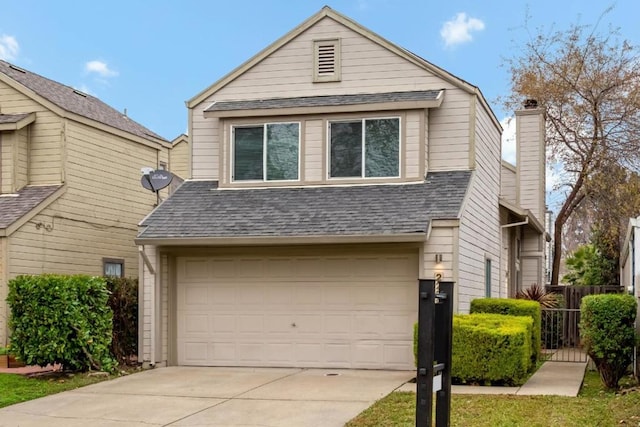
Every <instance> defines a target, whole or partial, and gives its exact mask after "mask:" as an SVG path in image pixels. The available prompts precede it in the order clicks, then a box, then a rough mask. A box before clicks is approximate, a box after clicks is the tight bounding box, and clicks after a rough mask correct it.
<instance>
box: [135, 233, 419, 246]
mask: <svg viewBox="0 0 640 427" xmlns="http://www.w3.org/2000/svg"><path fill="white" fill-rule="evenodd" d="M427 236H428V232H427V231H418V232H415V233H400V234H371V235H343V236H335V235H333V236H331V235H324V236H247V237H163V238H146V237H144V236H143V237H138V238H137V239H135V243H136V244H137V245H156V246H259V245H262V246H267V245H318V244H332V243H406V242H425V241H426V240H427Z"/></svg>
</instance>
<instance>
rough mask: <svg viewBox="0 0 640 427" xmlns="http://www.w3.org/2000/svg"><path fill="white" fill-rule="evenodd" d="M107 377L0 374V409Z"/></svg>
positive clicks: (54, 374) (58, 374)
mask: <svg viewBox="0 0 640 427" xmlns="http://www.w3.org/2000/svg"><path fill="white" fill-rule="evenodd" d="M108 378H109V377H105V376H89V375H88V374H63V373H51V374H45V375H40V376H34V377H26V376H23V375H16V374H0V390H1V391H0V408H2V407H5V406H9V405H13V404H14V403H19V402H24V401H26V400H32V399H37V398H38V397H43V396H47V395H49V394H54V393H59V392H61V391H65V390H72V389H74V388H78V387H82V386H85V385H89V384H93V383H97V382H100V381H104V380H105V379H108Z"/></svg>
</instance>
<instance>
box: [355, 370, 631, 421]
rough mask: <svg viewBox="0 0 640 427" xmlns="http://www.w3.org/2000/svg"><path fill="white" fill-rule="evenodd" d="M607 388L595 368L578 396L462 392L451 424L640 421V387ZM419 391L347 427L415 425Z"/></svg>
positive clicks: (386, 401)
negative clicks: (474, 393)
mask: <svg viewBox="0 0 640 427" xmlns="http://www.w3.org/2000/svg"><path fill="white" fill-rule="evenodd" d="M630 384H631V382H630V381H629V382H627V383H623V382H621V385H623V386H627V387H629V388H627V389H623V391H622V392H618V393H615V392H610V391H606V390H605V389H604V387H603V386H602V385H601V383H600V378H599V376H598V373H597V372H587V374H586V376H585V380H584V385H583V387H582V390H581V392H580V395H579V396H578V397H560V396H514V395H462V394H455V395H453V396H452V398H451V425H452V426H479V427H483V426H487V427H496V426H505V427H506V426H527V427H528V426H532V427H533V426H535V427H537V426H540V427H547V426H552V425H553V426H581V427H582V426H594V427H595V426H598V427H601V426H602V427H607V426H612V427H613V426H620V425H633V426H637V425H639V424H640V409H639V408H640V388H637V387H636V388H630ZM415 400H416V395H415V393H400V392H397V393H391V394H390V395H388V396H387V397H385V398H383V399H381V400H379V401H378V402H376V403H375V404H374V405H372V406H371V407H370V408H368V409H367V410H365V411H364V412H362V413H361V414H360V415H358V416H357V417H356V418H354V419H353V420H351V421H350V422H349V423H347V427H365V426H371V427H373V426H382V425H389V426H391V425H393V426H414V425H415Z"/></svg>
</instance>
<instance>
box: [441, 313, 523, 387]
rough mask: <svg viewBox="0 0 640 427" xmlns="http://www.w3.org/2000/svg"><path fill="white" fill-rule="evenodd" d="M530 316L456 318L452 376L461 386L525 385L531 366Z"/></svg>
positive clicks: (467, 316) (482, 314) (472, 316)
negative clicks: (476, 384) (471, 384)
mask: <svg viewBox="0 0 640 427" xmlns="http://www.w3.org/2000/svg"><path fill="white" fill-rule="evenodd" d="M532 329H533V320H532V319H531V317H529V316H508V315H500V314H484V313H479V314H469V315H455V316H454V317H453V355H452V362H451V377H452V378H453V380H454V381H455V382H458V383H480V384H487V383H494V384H509V385H521V384H523V383H524V382H525V381H526V379H527V376H528V373H529V371H530V367H531V358H530V356H531V336H532V332H531V331H532Z"/></svg>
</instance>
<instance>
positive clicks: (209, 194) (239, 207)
mask: <svg viewBox="0 0 640 427" xmlns="http://www.w3.org/2000/svg"><path fill="white" fill-rule="evenodd" d="M470 176H471V172H469V171H452V172H432V173H429V175H428V176H427V179H426V180H425V182H423V183H417V184H399V185H358V186H340V187H337V186H319V187H294V188H264V189H242V190H241V189H234V190H220V189H218V187H217V182H216V181H186V182H185V183H184V184H182V186H181V187H180V188H179V189H178V190H177V191H176V192H175V193H174V194H173V195H172V196H171V197H169V199H167V200H166V201H165V202H164V203H162V204H161V205H160V206H159V207H158V208H157V209H156V210H155V211H154V212H153V213H152V214H151V215H149V217H147V218H146V219H145V221H144V222H143V224H142V226H143V227H144V229H143V230H142V231H141V232H140V234H139V235H138V238H140V239H170V238H180V239H188V238H215V237H268V236H272V237H277V236H280V237H294V236H302V237H305V236H325V235H335V236H340V235H345V236H348V235H362V236H366V235H394V234H405V233H426V231H427V229H428V226H429V221H430V220H431V219H435V218H449V219H451V218H457V217H458V215H459V211H460V208H461V205H462V201H463V199H464V196H465V193H466V190H467V187H468V185H469V179H470Z"/></svg>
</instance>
